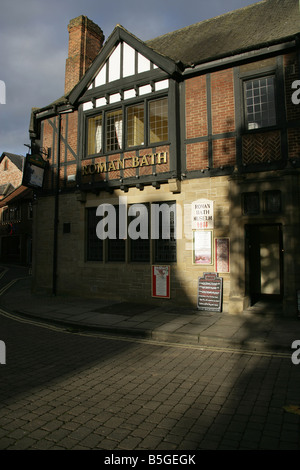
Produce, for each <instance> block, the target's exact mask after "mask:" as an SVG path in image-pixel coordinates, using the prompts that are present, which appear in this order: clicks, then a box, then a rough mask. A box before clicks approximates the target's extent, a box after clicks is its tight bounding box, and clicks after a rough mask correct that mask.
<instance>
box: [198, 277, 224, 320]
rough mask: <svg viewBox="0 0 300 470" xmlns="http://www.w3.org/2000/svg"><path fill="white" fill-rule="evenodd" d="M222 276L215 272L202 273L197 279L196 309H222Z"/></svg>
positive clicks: (211, 310)
mask: <svg viewBox="0 0 300 470" xmlns="http://www.w3.org/2000/svg"><path fill="white" fill-rule="evenodd" d="M222 293H223V278H221V277H219V275H218V274H217V273H204V274H203V277H199V280H198V310H204V311H209V312H221V311H222Z"/></svg>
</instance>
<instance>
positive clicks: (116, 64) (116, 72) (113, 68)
mask: <svg viewBox="0 0 300 470" xmlns="http://www.w3.org/2000/svg"><path fill="white" fill-rule="evenodd" d="M120 78H121V44H118V45H117V47H116V48H115V50H114V52H113V53H112V55H111V56H110V58H109V70H108V80H109V82H113V81H114V80H119V79H120Z"/></svg>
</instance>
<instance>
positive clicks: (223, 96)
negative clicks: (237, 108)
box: [211, 69, 235, 134]
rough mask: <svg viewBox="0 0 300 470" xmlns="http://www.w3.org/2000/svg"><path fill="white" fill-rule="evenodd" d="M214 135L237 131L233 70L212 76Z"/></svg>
mask: <svg viewBox="0 0 300 470" xmlns="http://www.w3.org/2000/svg"><path fill="white" fill-rule="evenodd" d="M211 106H212V133H213V134H222V133H225V132H233V131H235V113H234V82H233V70H232V69H227V70H222V71H220V72H215V73H212V74H211Z"/></svg>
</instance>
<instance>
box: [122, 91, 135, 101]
mask: <svg viewBox="0 0 300 470" xmlns="http://www.w3.org/2000/svg"><path fill="white" fill-rule="evenodd" d="M129 98H135V90H134V89H133V88H132V89H131V90H126V91H124V100H128V99H129Z"/></svg>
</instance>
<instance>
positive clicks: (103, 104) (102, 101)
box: [96, 98, 106, 108]
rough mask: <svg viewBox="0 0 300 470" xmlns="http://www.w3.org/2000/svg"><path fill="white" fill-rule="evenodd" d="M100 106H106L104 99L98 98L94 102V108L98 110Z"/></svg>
mask: <svg viewBox="0 0 300 470" xmlns="http://www.w3.org/2000/svg"><path fill="white" fill-rule="evenodd" d="M100 106H106V98H98V99H97V100H96V107H97V108H99V107H100Z"/></svg>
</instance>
